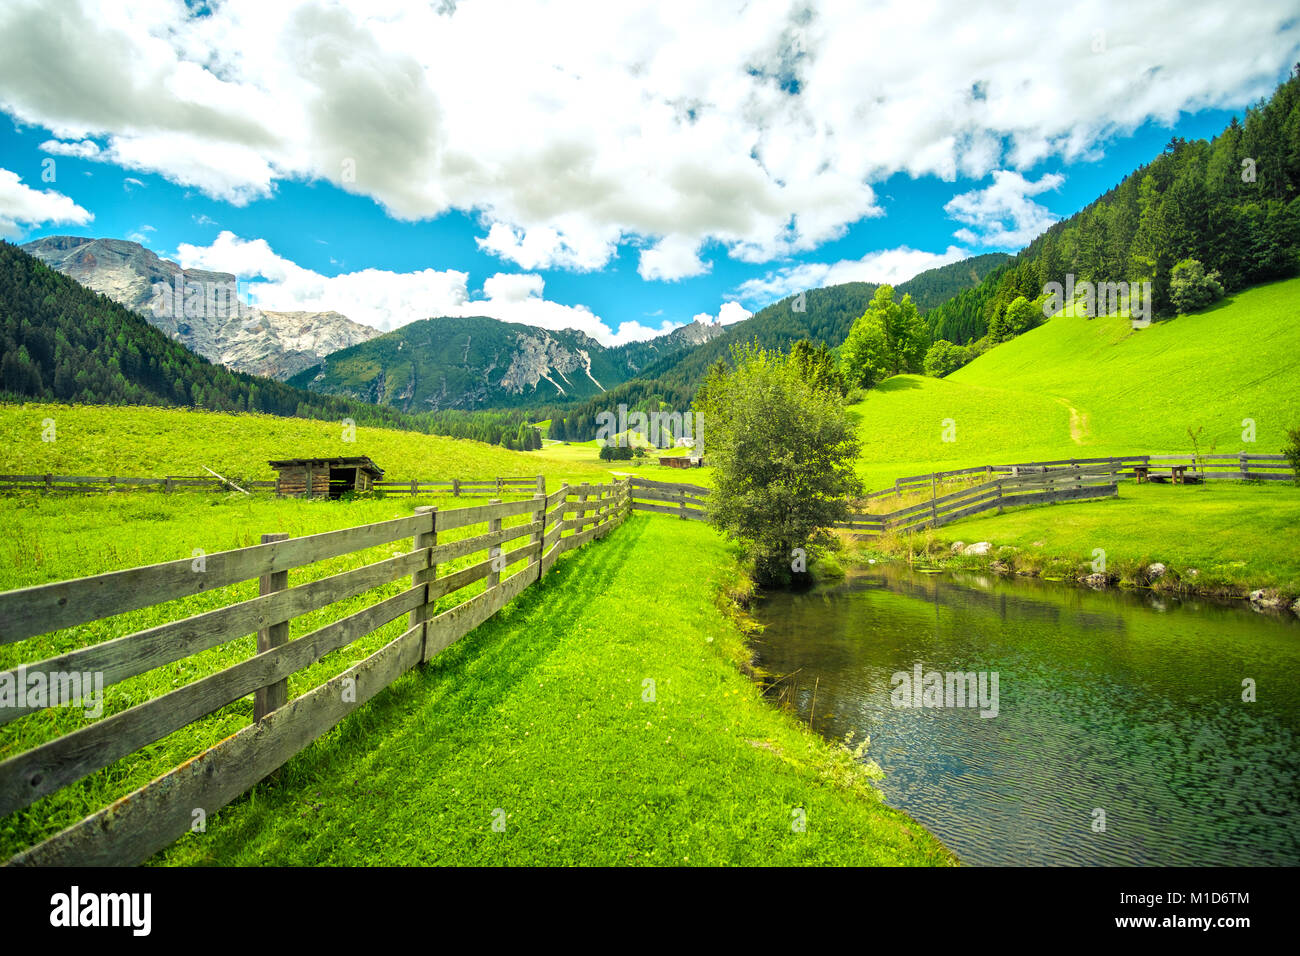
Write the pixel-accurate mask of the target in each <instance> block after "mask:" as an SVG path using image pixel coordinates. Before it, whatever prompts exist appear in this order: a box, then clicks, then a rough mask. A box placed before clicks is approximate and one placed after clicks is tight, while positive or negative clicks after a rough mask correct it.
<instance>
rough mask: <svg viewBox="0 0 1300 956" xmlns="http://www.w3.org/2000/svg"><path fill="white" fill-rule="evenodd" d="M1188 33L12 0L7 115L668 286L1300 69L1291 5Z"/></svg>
mask: <svg viewBox="0 0 1300 956" xmlns="http://www.w3.org/2000/svg"><path fill="white" fill-rule="evenodd" d="M575 23H580V24H581V25H582V28H581V29H574V27H573V24H575ZM990 24H996V28H990ZM503 25H508V26H509V29H503ZM1173 25H1174V26H1176V29H1175V28H1171V20H1170V14H1169V12H1168V10H1167V9H1165V7H1164V6H1163V5H1160V4H1145V5H1141V6H1138V7H1134V6H1133V5H1131V4H1128V3H1124V2H1122V0H1090V2H1089V3H1088V5H1087V6H1086V8H1085V9H1080V8H1077V7H1076V8H1071V9H1060V10H1049V9H1046V8H1033V9H1032V10H1029V9H1028V8H1026V9H1025V10H1019V11H1012V12H1010V13H1008V12H1007V11H1006V10H1005V9H1004V8H1003V7H1002V6H1000V5H990V4H988V3H978V2H977V3H967V4H962V5H958V6H955V7H954V6H952V5H949V4H943V5H940V4H934V3H924V2H923V3H917V2H915V0H882V2H880V3H872V4H852V3H847V2H842V0H824V2H818V0H813V2H809V3H807V4H804V3H801V4H799V5H798V6H797V7H792V6H791V4H790V3H789V2H788V0H751V2H748V3H745V4H743V5H739V4H737V5H734V6H729V7H723V6H722V5H717V4H693V5H687V4H650V3H643V4H637V5H632V4H610V3H602V2H598V0H575V2H572V3H569V4H567V5H566V6H565V8H564V10H563V14H562V15H557V12H556V11H555V10H553V9H551V8H549V7H546V6H543V5H538V4H534V3H532V2H528V0H502V2H498V3H492V4H482V3H464V4H453V3H448V4H442V5H441V6H439V7H436V8H435V7H433V6H432V5H421V6H419V7H417V6H415V5H408V4H403V3H399V2H397V0H375V2H372V3H368V4H365V5H357V7H356V8H354V9H347V8H344V7H341V6H333V5H329V6H326V5H322V4H319V3H316V2H314V0H304V2H300V3H292V4H291V3H285V4H268V3H265V2H263V0H227V2H224V3H222V4H219V5H212V6H211V7H210V8H208V9H205V11H204V13H203V15H197V14H194V13H191V12H190V10H188V9H187V8H186V6H184V5H182V4H181V3H180V2H179V0H141V2H138V3H133V4H131V5H130V8H129V9H127V8H126V7H123V6H121V5H114V4H100V3H94V2H91V0H83V2H80V3H79V2H77V0H11V2H8V3H5V4H4V5H3V6H2V7H0V63H4V64H5V68H4V69H3V71H0V108H2V109H3V110H4V111H5V112H7V113H8V114H9V115H10V116H12V117H14V118H15V119H17V120H18V121H20V122H22V123H27V124H33V125H39V126H41V127H43V128H45V129H48V130H49V131H50V132H51V133H52V134H53V135H54V136H55V137H57V139H58V140H59V141H64V145H55V146H52V147H51V149H52V151H53V152H54V153H56V154H60V155H81V156H83V158H96V159H100V160H102V161H106V162H112V163H116V164H118V165H120V166H123V167H124V168H126V169H128V170H131V171H136V172H140V173H146V172H147V173H156V174H159V175H161V176H164V177H166V178H168V179H169V180H171V181H173V182H176V183H180V184H182V185H185V186H187V187H193V188H195V189H197V190H200V191H201V192H203V193H205V194H206V195H208V196H211V197H215V198H218V199H222V200H225V201H228V202H230V203H234V204H243V203H247V202H250V201H252V200H254V199H259V198H263V197H267V196H270V195H272V194H273V193H274V191H275V188H276V184H277V183H278V182H281V181H285V180H296V181H317V180H320V181H326V182H330V183H333V184H334V185H336V186H337V187H339V188H341V189H344V190H347V191H349V192H353V193H357V194H359V195H364V196H368V197H370V198H372V199H374V200H375V201H376V202H377V203H380V204H381V205H382V206H383V208H385V209H386V210H387V211H388V212H389V213H390V214H391V215H392V216H394V217H397V218H399V219H404V220H415V219H424V218H430V217H434V216H437V215H439V214H441V213H443V212H445V211H447V210H449V209H458V210H462V211H465V212H468V213H471V214H473V215H475V216H476V217H478V219H479V220H480V221H481V222H482V223H483V229H484V234H483V236H482V237H481V244H482V248H483V249H484V250H486V251H488V252H490V253H492V254H495V255H497V256H499V257H500V258H501V259H502V260H503V262H508V263H511V264H512V265H513V266H515V267H518V268H520V269H524V270H529V271H531V270H537V269H545V268H564V269H573V270H590V269H598V268H601V267H603V266H604V265H606V264H607V263H608V262H609V261H610V259H611V257H612V256H613V255H614V252H615V250H616V249H617V247H618V244H619V243H620V242H622V241H629V240H630V241H633V242H635V243H637V244H638V245H640V246H641V247H642V248H643V250H644V252H643V255H642V261H641V263H640V269H641V271H642V273H643V275H645V276H648V277H653V278H656V279H664V280H671V279H674V278H682V277H684V276H687V275H698V274H700V272H701V271H702V270H703V269H704V268H707V267H706V266H705V265H704V263H702V262H701V260H700V259H699V257H698V255H692V254H690V253H689V250H698V249H699V248H701V247H702V246H703V244H704V243H709V242H712V243H716V244H717V245H718V246H719V248H721V249H723V250H725V252H726V253H727V254H729V255H731V256H734V257H735V258H737V259H740V260H743V261H747V262H768V261H773V260H775V259H779V258H782V257H786V256H790V255H797V254H799V253H802V252H806V251H809V250H811V249H814V248H816V247H817V246H818V245H820V244H821V243H824V242H826V241H828V240H830V239H833V238H836V237H838V236H842V235H843V234H844V231H845V229H846V228H847V227H848V226H849V225H850V224H852V223H854V222H856V221H858V220H860V219H862V218H863V217H868V216H873V215H879V214H881V210H880V208H879V206H878V205H877V203H876V198H875V194H874V192H873V190H872V187H871V185H870V184H871V183H873V182H880V181H881V180H883V179H884V178H886V177H888V176H889V175H891V174H894V173H899V172H902V173H906V174H909V175H912V176H924V175H935V176H939V177H942V178H944V179H949V180H952V179H955V178H956V177H957V176H959V175H960V176H970V177H975V178H979V177H983V176H987V175H989V174H991V173H994V172H995V171H1006V170H1011V171H1020V172H1023V171H1026V170H1028V169H1029V168H1030V167H1032V166H1033V165H1034V164H1035V163H1038V162H1041V161H1042V160H1044V159H1047V158H1050V157H1063V158H1065V159H1066V160H1070V159H1075V158H1078V157H1081V156H1088V155H1093V154H1095V152H1096V150H1097V149H1099V148H1100V147H1102V146H1104V144H1105V143H1106V141H1107V140H1108V138H1109V137H1112V136H1114V135H1117V134H1121V133H1124V132H1126V131H1129V130H1132V129H1135V128H1137V127H1138V126H1139V125H1141V124H1142V123H1143V122H1146V121H1149V120H1154V121H1157V122H1172V121H1173V120H1174V119H1176V117H1177V115H1178V114H1179V112H1180V111H1183V110H1193V109H1200V108H1205V107H1214V106H1237V105H1240V104H1242V103H1244V102H1248V101H1250V100H1252V99H1255V98H1257V97H1259V96H1261V95H1264V94H1266V93H1268V92H1269V91H1270V90H1271V88H1272V86H1273V85H1274V83H1275V81H1276V79H1277V77H1278V74H1279V72H1280V71H1281V70H1282V69H1283V68H1285V67H1286V66H1287V65H1289V64H1290V63H1292V62H1294V60H1295V59H1296V56H1297V53H1298V52H1300V19H1297V18H1296V17H1295V16H1294V3H1293V2H1289V0H1259V2H1255V3H1250V4H1237V5H1231V6H1225V5H1224V4H1222V3H1220V2H1218V0H1187V2H1185V3H1182V4H1180V5H1179V9H1178V14H1177V22H1176V24H1173ZM1098 32H1100V33H1101V34H1102V35H1103V37H1104V40H1103V42H1102V43H1100V44H1098V43H1097V42H1096V36H1097V34H1098ZM1044 38H1050V40H1051V44H1050V46H1051V55H1038V54H1037V53H1035V51H1042V50H1043V49H1044V43H1045V40H1044ZM864 44H865V45H864ZM87 50H93V51H94V54H95V55H94V56H87V55H86V52H85V51H87ZM918 50H923V51H924V57H923V60H924V63H923V64H921V63H920V62H919V61H918ZM1243 50H1249V51H1250V55H1249V56H1243V55H1242V53H1241V51H1243ZM51 65H56V66H57V69H58V78H59V82H57V83H51V82H49V76H50V69H51ZM105 77H112V78H113V81H112V82H105V79H104V78H105ZM52 142H53V141H52ZM86 143H100V144H102V145H100V146H97V147H96V148H97V149H98V152H97V153H96V152H93V151H92V150H91V148H90V147H89V146H86V145H84V144H86ZM69 144H71V145H69ZM60 150H64V151H65V152H62V153H60V152H59V151H60ZM73 150H76V151H77V152H75V153H74V152H73ZM1023 195H1026V194H1024V193H1022V196H1023ZM956 209H957V210H958V211H959V212H961V213H962V214H964V215H970V216H971V217H973V218H975V219H976V221H975V222H971V223H968V224H967V225H968V227H969V229H970V234H971V235H972V236H975V237H977V238H980V239H981V241H983V240H988V241H989V242H990V243H992V244H996V243H997V240H996V239H995V238H994V237H996V236H999V235H1000V233H999V232H998V230H996V229H991V228H989V227H988V226H986V223H987V222H991V221H992V220H988V219H987V217H985V214H984V213H983V212H982V211H981V210H980V209H979V208H977V207H972V208H970V209H967V208H966V207H965V206H963V205H960V204H959V205H958V206H957V207H956ZM982 217H983V218H982ZM1028 221H1029V220H1027V221H1026V222H1028ZM1004 223H1006V221H1005V220H1004ZM1023 228H1028V226H1027V225H1024V226H1021V225H1017V224H1016V222H1015V220H1014V218H1011V219H1010V222H1009V223H1006V224H1004V227H1003V228H1002V230H1001V233H1005V234H1006V235H1007V236H1019V235H1020V234H1021V232H1022V231H1023ZM986 229H987V230H988V231H987V233H986V232H985V230H986ZM963 241H966V240H965V239H964V238H963Z"/></svg>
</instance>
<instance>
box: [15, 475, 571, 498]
mask: <svg viewBox="0 0 1300 956" xmlns="http://www.w3.org/2000/svg"><path fill="white" fill-rule="evenodd" d="M231 486H234V487H238V488H240V489H244V490H254V491H270V492H274V493H275V494H277V495H278V494H280V479H279V478H276V479H275V480H264V481H244V480H241V481H239V482H238V483H237V484H236V483H235V482H233V481H228V480H225V479H221V478H214V477H212V476H210V475H168V476H166V477H163V478H135V477H119V476H114V475H110V476H108V477H96V476H81V475H0V491H45V492H57V491H64V492H74V493H95V492H104V491H115V490H124V489H127V488H156V489H158V490H160V491H162V492H164V493H167V494H170V493H171V492H173V491H177V490H186V489H197V490H202V491H221V490H223V489H225V488H228V487H231ZM374 487H375V488H376V489H378V490H380V491H383V492H386V493H388V494H399V495H404V494H409V495H411V496H412V497H414V496H416V495H422V494H423V495H451V496H452V497H453V498H495V497H499V496H501V495H529V494H533V493H534V492H540V493H542V494H546V476H545V475H532V476H527V477H511V478H505V477H498V478H452V479H450V480H448V481H426V480H423V479H418V478H412V479H409V480H403V479H390V480H387V481H376V482H375V483H374Z"/></svg>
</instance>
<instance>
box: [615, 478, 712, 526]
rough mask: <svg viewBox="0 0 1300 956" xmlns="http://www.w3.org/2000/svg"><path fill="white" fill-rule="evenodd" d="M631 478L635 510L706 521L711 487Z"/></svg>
mask: <svg viewBox="0 0 1300 956" xmlns="http://www.w3.org/2000/svg"><path fill="white" fill-rule="evenodd" d="M628 481H629V484H630V486H631V492H630V493H631V497H632V508H633V510H635V511H652V512H657V513H659V514H666V515H674V516H675V517H678V518H681V519H682V520H684V521H687V520H689V521H705V520H706V518H705V514H704V508H705V504H706V502H707V500H708V496H709V489H708V488H703V487H701V486H699V485H688V484H675V483H673V482H667V481H646V480H645V479H644V478H630V479H628Z"/></svg>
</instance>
